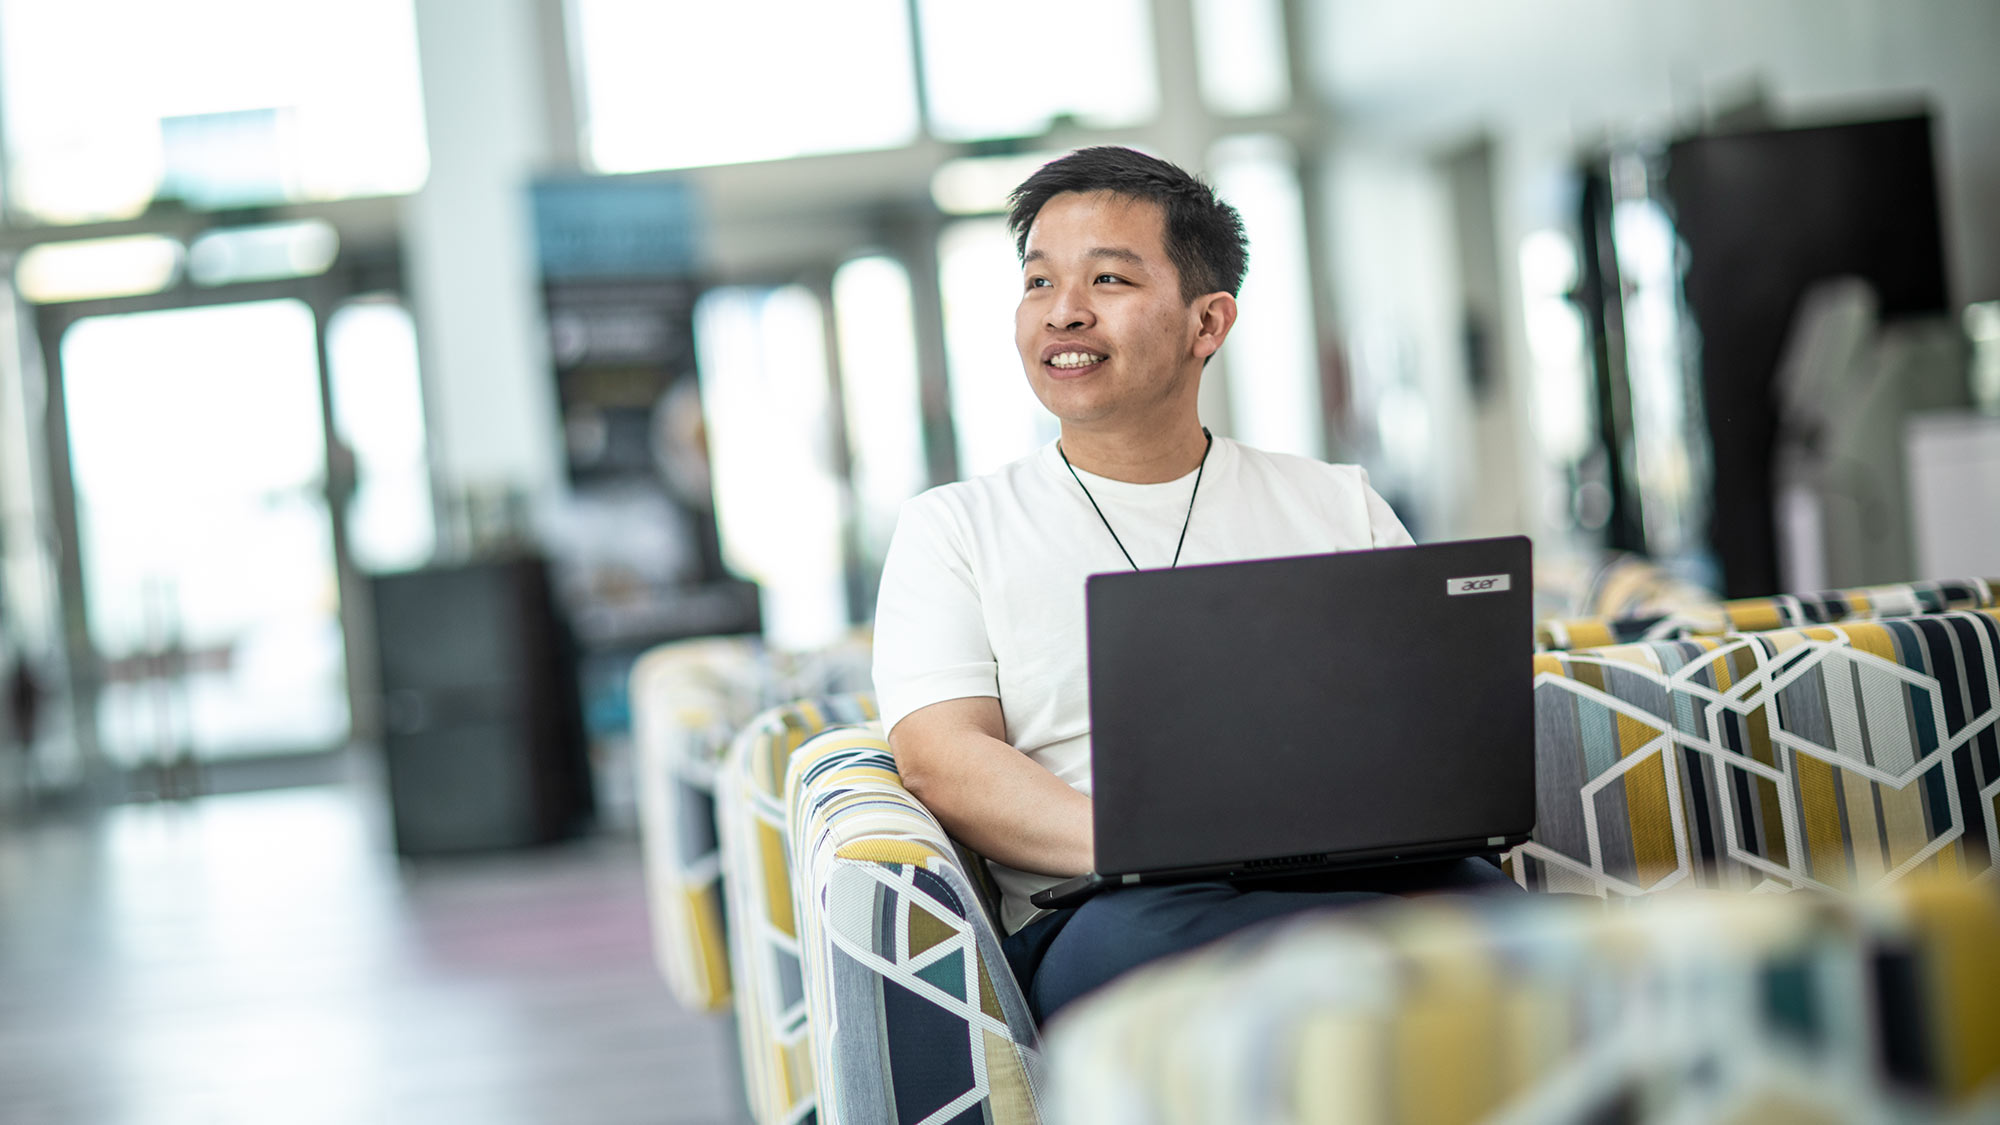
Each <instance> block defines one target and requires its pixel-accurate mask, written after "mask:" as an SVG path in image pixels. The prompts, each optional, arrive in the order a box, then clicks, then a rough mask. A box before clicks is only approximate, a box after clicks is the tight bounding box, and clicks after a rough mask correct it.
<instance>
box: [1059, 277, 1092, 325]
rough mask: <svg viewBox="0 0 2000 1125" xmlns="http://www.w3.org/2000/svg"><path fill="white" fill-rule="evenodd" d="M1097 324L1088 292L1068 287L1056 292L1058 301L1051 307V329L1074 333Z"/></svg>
mask: <svg viewBox="0 0 2000 1125" xmlns="http://www.w3.org/2000/svg"><path fill="white" fill-rule="evenodd" d="M1095 323H1097V314H1096V313H1095V312H1093V311H1092V310H1091V307H1090V298H1089V296H1088V292H1087V291H1086V290H1082V289H1079V288H1077V287H1076V286H1069V285H1066V286H1063V287H1062V288H1060V289H1058V290H1057V291H1056V299H1055V300H1054V301H1053V302H1052V303H1051V304H1050V305H1049V327H1050V328H1056V329H1060V330H1063V331H1074V330H1075V329H1078V328H1088V327H1090V326H1091V325H1092V324H1095Z"/></svg>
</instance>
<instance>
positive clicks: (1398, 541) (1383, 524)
mask: <svg viewBox="0 0 2000 1125" xmlns="http://www.w3.org/2000/svg"><path fill="white" fill-rule="evenodd" d="M1361 490H1362V492H1364V493H1365V494H1366V496H1367V501H1368V538H1369V540H1370V541H1371V542H1373V544H1374V545H1375V546H1377V547H1408V546H1411V545H1413V544H1415V543H1416V540H1415V539H1413V538H1411V537H1410V532H1409V529H1408V528H1405V527H1404V526H1403V521H1402V520H1399V519H1397V518H1396V511H1395V509H1393V508H1391V507H1389V502H1388V501H1387V500H1384V499H1382V494H1381V493H1379V492H1377V491H1375V486H1374V485H1372V484H1369V483H1368V470H1367V469H1362V470H1361Z"/></svg>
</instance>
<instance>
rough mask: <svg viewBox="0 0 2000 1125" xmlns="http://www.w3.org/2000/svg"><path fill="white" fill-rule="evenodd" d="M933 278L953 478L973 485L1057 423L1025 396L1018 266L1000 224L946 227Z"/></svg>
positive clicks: (1044, 437)
mask: <svg viewBox="0 0 2000 1125" xmlns="http://www.w3.org/2000/svg"><path fill="white" fill-rule="evenodd" d="M938 276H939V284H940V285H941V286H942V287H943V290H944V292H943V297H944V346H945V360H946V362H947V363H949V364H950V372H951V421H952V428H953V429H954V430H955V431H957V433H958V471H959V475H960V476H961V477H974V476H978V475H979V474H981V473H990V472H992V471H993V470H995V469H998V468H1000V467H1001V466H1003V465H1006V464H1007V463H1008V462H1010V461H1013V460H1016V459H1017V458H1020V457H1024V456H1026V455H1027V454H1028V453H1030V452H1032V451H1033V450H1034V449H1035V447H1036V446H1038V445H1040V444H1041V443H1042V442H1045V441H1051V440H1054V438H1055V436H1056V423H1055V419H1054V418H1053V417H1052V416H1050V414H1049V412H1048V411H1046V410H1044V409H1042V404H1041V403H1040V402H1039V401H1037V400H1036V398H1035V392H1034V391H1032V390H1030V389H1029V387H1028V377H1027V375H1026V374H1025V373H1023V372H1022V370H1021V357H1020V353H1019V352H1017V351H1016V350H1015V349H1014V309H1015V308H1016V307H1017V306H1018V305H1019V304H1020V303H1021V266H1020V263H1019V262H1017V261H1016V260H1015V258H1014V240H1013V238H1011V237H1010V236H1009V235H1008V234H1007V224H1006V222H1005V221H1004V220H1001V219H968V220H966V221H964V222H959V223H953V224H952V225H951V226H949V227H946V228H945V231H944V235H943V236H942V237H941V238H939V240H938Z"/></svg>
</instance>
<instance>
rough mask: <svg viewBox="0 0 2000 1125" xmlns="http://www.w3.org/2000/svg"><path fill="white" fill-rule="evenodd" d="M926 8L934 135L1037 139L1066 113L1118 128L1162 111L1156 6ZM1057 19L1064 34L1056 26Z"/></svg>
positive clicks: (1123, 2)
mask: <svg viewBox="0 0 2000 1125" xmlns="http://www.w3.org/2000/svg"><path fill="white" fill-rule="evenodd" d="M917 8H918V16H917V21H918V26H919V27H920V29H921V33H922V36H923V59H924V84H925V88H926V92H927V93H928V95H929V97H930V115H931V121H930V125H931V132H932V133H933V134H934V135H936V136H938V137H941V138H943V139H945V140H954V141H963V140H978V139H980V138H983V137H1026V136H1033V135H1035V134H1037V133H1040V132H1042V131H1043V130H1045V129H1047V128H1048V127H1049V125H1050V123H1051V122H1053V121H1055V120H1056V119H1057V118H1060V117H1072V118H1075V119H1076V120H1077V121H1078V122H1079V123H1081V124H1084V125H1090V126H1096V127H1100V128H1118V127H1120V126H1126V125H1137V124H1139V123H1141V122H1144V121H1147V120H1149V119H1151V118H1152V116H1153V114H1154V113H1156V112H1157V111H1158V109H1159V103H1160V87H1159V78H1158V75H1157V73H1156V71H1157V67H1156V66H1155V64H1154V61H1153V6H1152V4H1151V3H1149V2H1148V0H1089V2H1087V3H1080V4H1068V5H1064V6H1062V7H1061V8H1060V9H1057V8H1054V7H1011V6H1010V7H995V6H992V5H987V4H967V3H964V2H963V0H918V5H917ZM1058 14H1060V16H1061V34H1060V36H1059V37H1058V36H1057V35H1055V34H1054V33H1053V32H1052V31H1051V28H1050V24H1049V19H1050V18H1051V17H1054V16H1056V15H1058Z"/></svg>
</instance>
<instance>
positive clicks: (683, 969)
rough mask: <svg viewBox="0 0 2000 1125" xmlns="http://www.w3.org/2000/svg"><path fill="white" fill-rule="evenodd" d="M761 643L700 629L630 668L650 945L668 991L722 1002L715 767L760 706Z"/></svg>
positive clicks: (695, 1001)
mask: <svg viewBox="0 0 2000 1125" xmlns="http://www.w3.org/2000/svg"><path fill="white" fill-rule="evenodd" d="M768 679H769V674H768V671H767V661H766V660H765V657H764V654H763V649H762V646H761V645H760V644H758V642H757V641H756V640H755V639H754V638H751V637H704V638H702V639H699V640H692V641H677V642H674V643H671V644H665V645H661V646H659V647H658V648H655V649H652V650H651V651H649V652H647V653H645V654H644V655H643V656H641V657H640V658H639V660H638V661H637V663H635V664H634V665H633V666H632V691H631V698H632V737H633V741H634V745H635V749H636V753H637V759H638V761H637V767H638V779H637V786H636V788H637V790H638V804H639V829H640V843H641V847H642V849H643V850H642V854H643V856H644V857H645V865H646V893H647V900H648V904H649V906H650V908H651V911H652V924H653V947H654V956H655V959H656V960H657V961H658V962H659V966H660V972H661V973H662V974H663V975H664V976H665V977H666V979H667V986H668V987H669V988H670V989H671V990H672V992H673V995H674V999H675V1000H676V1001H678V1002H679V1003H680V1005H681V1007H683V1008H687V1009H689V1010H691V1011H697V1012H717V1011H722V1010H724V1009H725V1008H727V1007H728V1005H729V951H728V947H727V945H726V938H725V937H724V929H723V904H722V852H721V847H720V844H719V843H718V841H717V839H716V832H715V771H716V767H717V765H718V764H720V762H721V760H722V753H723V750H724V749H725V748H726V747H727V746H728V745H729V740H730V739H731V738H733V737H735V735H736V733H737V732H738V731H739V730H741V729H742V728H743V725H744V724H745V723H747V722H749V721H750V719H751V718H753V717H754V716H755V715H756V714H757V712H758V711H759V710H760V709H762V708H763V707H764V706H765V684H766V681H767V680H768Z"/></svg>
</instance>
